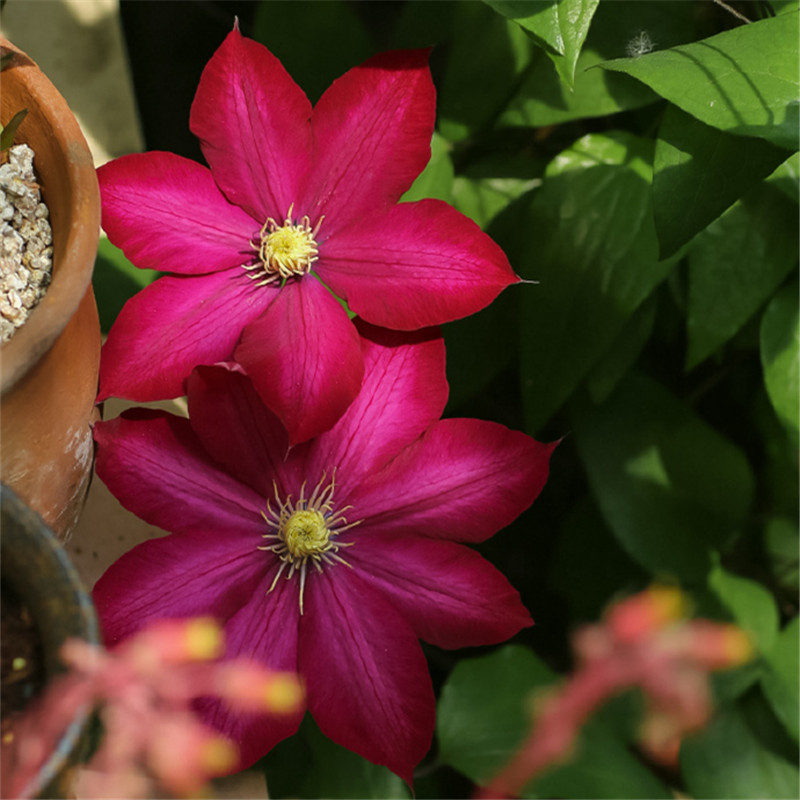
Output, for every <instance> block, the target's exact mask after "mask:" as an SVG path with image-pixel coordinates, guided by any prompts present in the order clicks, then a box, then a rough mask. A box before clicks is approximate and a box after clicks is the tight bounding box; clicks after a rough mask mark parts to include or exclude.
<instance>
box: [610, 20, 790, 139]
mask: <svg viewBox="0 0 800 800" xmlns="http://www.w3.org/2000/svg"><path fill="white" fill-rule="evenodd" d="M798 33H799V31H798V15H797V14H782V15H780V16H777V17H773V18H771V19H763V20H760V21H758V22H753V23H752V24H750V25H742V26H740V27H738V28H734V29H732V30H730V31H726V32H724V33H720V34H717V35H716V36H711V37H709V38H708V39H703V40H702V41H699V42H694V43H693V44H687V45H681V46H678V47H673V48H671V49H668V50H659V51H656V52H653V53H648V54H646V55H643V56H640V57H639V58H624V59H617V60H615V61H609V62H606V63H604V64H600V65H599V66H601V67H602V68H603V69H604V70H612V71H614V72H623V73H625V74H627V75H631V76H633V77H634V78H637V79H638V80H640V81H642V83H644V84H646V85H647V86H649V87H650V88H651V89H653V91H655V92H657V93H658V94H660V95H661V96H662V97H664V98H666V99H667V100H669V101H670V102H671V103H674V104H675V105H676V106H679V107H680V108H682V109H683V110H684V111H686V112H687V113H689V114H691V115H692V116H693V117H696V118H697V119H699V120H700V121H701V122H705V123H706V124H707V125H711V126H713V127H715V128H719V129H720V130H722V131H726V132H727V133H734V134H737V135H740V136H758V137H760V138H762V139H766V140H767V141H769V142H772V143H773V144H776V145H778V146H779V147H784V148H788V149H791V150H796V149H797V147H798V133H797V128H798V122H799V121H800V115H798V108H799V107H800V101H798V95H799V94H800V80H798V72H799V71H800V69H799V66H798V61H799V59H798V47H797V40H798Z"/></svg>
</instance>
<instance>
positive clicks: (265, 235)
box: [244, 204, 323, 286]
mask: <svg viewBox="0 0 800 800" xmlns="http://www.w3.org/2000/svg"><path fill="white" fill-rule="evenodd" d="M293 209H294V204H292V205H291V206H289V211H288V212H287V213H286V219H284V221H283V224H280V223H278V222H276V221H275V220H274V219H273V218H272V217H269V218H268V219H267V221H266V222H265V223H264V226H263V227H262V228H261V231H260V233H259V239H258V242H257V243H256V242H252V243H251V246H252V247H253V249H254V250H256V251H257V252H258V261H257V262H256V263H255V264H251V265H248V266H244V269H246V270H247V271H248V272H250V274H249V275H248V277H249V278H251V279H252V280H256V281H258V283H257V284H256V285H257V286H264V285H266V284H268V283H272V282H273V281H277V280H284V281H285V280H287V279H289V278H294V277H299V276H301V275H305V274H306V273H307V272H309V271H310V270H311V265H312V264H313V263H314V262H315V261H316V260H317V258H318V257H319V250H318V247H317V241H316V238H317V234H318V233H319V229H320V226H321V225H322V220H323V217H320V219H319V221H318V222H317V224H316V226H315V227H313V228H312V227H311V220H310V219H309V217H308V216H304V217H301V218H300V219H299V220H298V222H297V223H294V222H293V220H292V211H293Z"/></svg>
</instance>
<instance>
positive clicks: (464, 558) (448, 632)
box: [347, 535, 533, 648]
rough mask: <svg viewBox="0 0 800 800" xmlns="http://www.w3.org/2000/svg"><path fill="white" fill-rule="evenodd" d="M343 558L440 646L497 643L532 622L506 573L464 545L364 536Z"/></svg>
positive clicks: (422, 635) (421, 633) (419, 631)
mask: <svg viewBox="0 0 800 800" xmlns="http://www.w3.org/2000/svg"><path fill="white" fill-rule="evenodd" d="M347 561H348V563H350V564H352V565H353V569H355V570H357V571H358V574H359V576H361V577H363V578H364V580H365V581H367V583H369V584H370V585H371V586H374V587H375V588H376V589H379V590H380V591H381V592H382V593H383V594H384V595H386V596H387V597H389V598H390V599H391V601H392V604H393V605H394V607H395V608H396V609H397V611H399V612H400V614H401V615H402V616H403V617H404V619H405V620H406V621H407V622H409V623H410V624H411V627H412V628H413V629H414V633H415V634H416V635H417V636H419V637H420V638H421V639H424V640H425V641H426V642H430V643H431V644H435V645H437V646H438V647H447V648H454V647H475V646H477V645H483V644H496V643H497V642H502V641H505V640H506V639H508V638H509V637H511V636H513V635H514V634H515V633H517V632H518V631H520V630H521V629H522V628H527V627H528V626H530V625H532V624H533V623H532V620H531V618H530V614H528V612H527V610H526V609H525V607H524V606H523V605H522V602H521V601H520V598H519V593H518V592H517V591H516V590H515V589H514V588H513V587H512V586H511V584H510V583H509V582H508V581H507V580H506V578H505V576H503V575H502V574H501V573H500V572H498V570H496V569H495V568H494V567H493V566H492V565H491V564H490V563H489V562H488V561H486V559H484V558H483V557H482V556H480V555H479V554H478V553H475V552H474V551H472V550H470V549H469V548H467V547H464V546H463V545H460V544H454V543H453V542H442V541H435V540H433V539H422V538H419V537H414V536H399V537H398V536H369V535H363V536H359V537H358V540H357V542H356V544H355V546H354V547H352V548H350V549H348V551H347Z"/></svg>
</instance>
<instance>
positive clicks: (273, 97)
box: [98, 29, 519, 444]
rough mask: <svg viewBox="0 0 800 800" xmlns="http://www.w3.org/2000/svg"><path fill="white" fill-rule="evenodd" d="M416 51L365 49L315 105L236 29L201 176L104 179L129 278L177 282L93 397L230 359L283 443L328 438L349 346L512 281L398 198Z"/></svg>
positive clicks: (205, 94) (149, 166) (123, 346)
mask: <svg viewBox="0 0 800 800" xmlns="http://www.w3.org/2000/svg"><path fill="white" fill-rule="evenodd" d="M434 116H435V91H434V87H433V83H432V81H431V77H430V71H429V69H428V66H427V51H423V50H417V51H405V52H391V53H385V54H382V55H379V56H376V57H374V58H372V59H370V60H369V61H367V62H366V63H364V64H362V65H361V66H360V67H356V68H355V69H352V70H350V71H349V72H348V73H347V74H346V75H344V76H343V77H342V78H340V79H339V80H337V81H335V82H334V83H333V85H332V86H331V87H330V88H329V89H328V91H327V92H325V94H324V95H323V96H322V98H321V99H320V101H319V102H318V103H317V105H316V106H315V107H314V108H313V111H312V108H311V104H310V103H309V101H308V99H307V98H306V96H305V94H304V93H303V92H302V90H301V89H300V87H299V86H297V84H295V83H294V81H293V80H292V79H291V78H290V77H289V75H288V73H287V72H286V71H285V70H284V68H283V67H282V66H281V64H280V62H279V61H278V59H277V58H275V56H273V55H272V54H271V53H270V52H269V51H268V50H267V49H266V48H265V47H263V46H262V45H260V44H258V43H256V42H254V41H251V40H249V39H245V38H244V37H242V36H241V35H240V34H239V31H238V30H237V29H234V31H233V32H232V33H230V34H229V35H228V37H227V38H226V39H225V41H224V42H223V44H222V46H221V47H220V48H219V50H218V51H217V52H216V54H215V55H214V56H213V57H212V59H211V61H210V62H209V64H208V65H207V67H206V69H205V71H204V72H203V75H202V78H201V80H200V85H199V87H198V90H197V95H196V96H195V100H194V104H193V106H192V112H191V120H190V124H191V129H192V131H193V132H194V133H195V134H196V135H197V136H198V138H199V139H200V144H201V146H202V149H203V153H204V154H205V157H206V160H207V161H208V164H209V166H210V169H207V168H205V167H203V166H201V165H199V164H197V163H195V162H194V161H190V160H188V159H185V158H181V157H179V156H176V155H174V154H171V153H157V152H153V153H144V154H138V155H130V156H125V157H123V158H119V159H117V160H115V161H113V162H111V163H110V164H107V165H105V166H103V167H101V168H100V170H99V171H98V176H99V179H100V189H101V193H102V199H103V227H104V228H105V230H106V232H107V233H108V236H109V238H110V239H111V241H112V242H113V243H114V244H116V245H118V246H119V247H121V248H122V250H123V251H124V252H125V254H126V255H127V256H128V258H129V259H130V260H131V261H132V262H133V263H134V264H136V265H137V266H139V267H150V268H153V269H158V270H161V271H164V272H172V273H175V275H174V276H168V277H164V278H161V279H159V280H158V281H156V282H155V283H153V284H152V285H151V286H149V287H148V288H146V289H145V290H144V291H142V292H141V293H140V294H139V295H137V296H136V297H134V298H133V299H132V300H131V301H130V302H129V303H128V304H127V305H126V306H125V308H124V309H123V311H122V313H121V314H120V316H119V318H118V319H117V322H116V324H115V325H114V327H113V328H112V330H111V333H110V335H109V338H108V342H107V343H106V345H105V348H104V350H103V358H102V364H101V373H100V395H99V398H98V399H100V400H102V399H104V398H106V397H109V396H118V397H126V398H129V399H132V400H138V401H146V400H156V399H162V398H167V397H177V396H178V395H181V394H183V393H184V392H185V387H184V383H185V379H186V378H187V377H188V376H189V374H190V372H191V371H192V369H193V368H194V367H195V366H197V365H198V364H213V363H215V362H218V361H226V360H235V361H237V362H238V363H240V364H241V365H242V366H243V367H244V368H245V369H246V371H247V373H248V374H249V375H250V377H251V379H252V381H253V383H254V385H255V387H256V390H257V391H258V393H259V394H260V395H261V397H262V399H263V400H264V402H265V403H266V405H267V406H268V408H270V410H272V411H273V413H275V414H276V415H277V416H278V417H279V418H280V419H281V420H282V421H283V423H284V424H285V425H286V427H287V428H288V430H289V437H290V441H291V442H292V443H293V444H294V443H297V442H301V441H305V440H307V439H309V438H311V437H312V436H315V435H316V434H318V433H321V432H322V431H324V430H327V429H329V428H330V427H331V426H332V425H333V423H334V422H335V421H336V420H337V419H338V418H339V417H340V416H341V415H342V413H343V412H344V410H345V409H346V408H347V406H348V405H349V404H350V403H351V402H352V401H353V399H354V398H355V396H356V394H357V393H358V389H359V387H360V385H361V380H362V376H363V369H364V366H363V361H362V358H361V352H360V347H359V340H358V335H357V333H356V330H355V328H354V327H353V325H352V324H351V322H350V320H349V318H348V316H347V313H346V312H345V310H344V309H343V307H342V306H341V304H340V303H339V302H338V301H337V300H336V298H335V297H334V296H333V295H332V294H331V292H329V291H328V290H327V289H326V287H328V288H330V289H331V290H332V291H333V292H334V293H335V294H336V295H338V296H339V297H340V298H343V299H345V300H346V301H347V303H348V306H349V308H350V309H351V310H352V311H353V312H354V313H357V314H358V315H360V316H361V317H362V318H363V319H365V320H367V321H368V322H371V323H373V324H375V325H380V326H383V327H386V328H391V329H394V330H418V329H421V328H423V327H426V326H430V325H438V324H440V323H443V322H448V321H450V320H454V319H458V318H460V317H464V316H468V315H469V314H472V313H474V312H476V311H478V310H479V309H481V308H483V307H484V306H486V305H488V304H489V303H490V302H491V301H492V300H493V299H494V298H495V297H496V296H497V295H498V294H499V293H500V291H502V289H503V288H505V287H506V286H508V285H510V284H512V283H514V282H516V281H518V280H519V278H517V276H516V275H515V274H514V272H513V271H512V269H511V267H510V266H509V264H508V260H507V259H506V257H505V255H504V254H503V252H502V251H501V250H500V248H499V247H498V246H497V245H496V244H495V243H494V242H493V241H492V240H491V239H489V237H488V236H486V235H485V234H484V233H483V232H482V231H481V230H480V229H479V228H478V226H477V225H475V224H474V223H473V222H471V221H470V220H469V219H467V218H466V217H464V216H463V215H461V214H459V213H458V212H457V211H455V209H453V208H451V207H450V206H449V205H447V204H446V203H443V202H441V201H438V200H422V201H420V202H416V203H400V204H398V203H397V201H398V199H399V198H400V196H401V195H402V194H403V192H404V191H405V190H407V189H408V188H409V186H410V185H411V184H412V182H413V180H414V178H415V177H416V176H417V175H418V174H419V173H420V172H421V170H422V169H423V168H424V167H425V165H426V163H427V162H428V160H429V158H430V141H431V136H432V134H433V127H434Z"/></svg>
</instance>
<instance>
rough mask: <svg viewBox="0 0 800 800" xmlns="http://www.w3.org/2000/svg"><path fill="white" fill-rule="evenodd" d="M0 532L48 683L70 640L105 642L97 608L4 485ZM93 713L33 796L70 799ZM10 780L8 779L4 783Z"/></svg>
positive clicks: (2, 559)
mask: <svg viewBox="0 0 800 800" xmlns="http://www.w3.org/2000/svg"><path fill="white" fill-rule="evenodd" d="M0 530H2V536H0V564H2V581H3V583H4V584H7V585H8V586H9V587H10V588H11V589H12V591H13V592H14V594H15V595H16V596H17V597H18V598H19V599H20V601H21V602H22V603H23V604H24V605H25V606H26V608H27V609H28V611H29V613H30V616H31V619H32V620H33V622H34V623H35V625H36V629H37V630H38V633H39V639H40V642H41V644H42V655H43V659H44V675H45V680H49V679H51V678H53V677H54V676H55V675H57V674H58V673H59V672H62V671H63V669H64V667H63V666H62V664H61V662H60V661H59V658H58V652H59V650H60V649H61V645H62V644H63V643H64V641H65V640H66V639H67V638H69V637H78V638H81V639H84V640H86V641H88V642H91V643H93V644H99V643H100V633H99V626H98V623H97V616H96V614H95V610H94V605H93V603H92V600H91V597H90V596H89V594H88V593H87V592H86V590H85V589H84V587H83V585H82V584H81V580H80V578H79V577H78V573H77V572H76V570H75V568H74V567H73V566H72V564H71V563H70V561H69V559H68V558H67V556H66V554H65V552H64V549H63V548H62V547H61V545H60V544H59V542H58V540H57V539H56V538H55V536H54V535H53V533H52V531H50V530H49V529H48V527H47V526H46V525H45V524H44V522H43V521H42V518H41V517H40V516H39V515H38V514H36V513H35V512H34V511H32V510H31V509H30V508H28V507H27V506H26V505H25V504H24V503H23V502H22V501H21V500H20V499H19V498H18V497H17V496H16V495H15V494H14V492H13V491H11V490H10V489H9V488H8V487H7V486H5V485H3V486H0ZM91 713H92V709H91V708H89V707H84V708H82V709H81V711H80V712H79V713H78V714H76V716H75V717H74V718H73V720H72V722H71V723H70V725H69V726H68V728H67V730H66V731H65V732H64V734H63V735H62V736H61V738H60V740H59V742H58V745H57V747H56V748H55V749H54V750H53V752H52V753H51V755H50V756H49V758H48V759H47V761H46V762H45V763H44V764H43V766H42V768H41V769H40V770H39V771H38V773H37V774H36V776H35V778H34V779H33V780H32V782H31V784H30V785H29V786H28V790H29V791H28V792H27V794H28V795H29V796H31V795H32V796H36V795H40V796H43V797H63V796H66V793H67V791H68V787H67V784H68V783H69V780H70V775H71V771H72V767H73V766H75V765H76V764H77V763H78V760H79V757H80V756H81V755H83V753H82V752H81V751H82V749H83V745H84V744H85V737H84V731H85V730H86V727H87V725H88V722H89V719H90V715H91ZM4 773H5V770H4ZM9 779H10V776H6V775H4V782H5V781H6V780H9ZM3 796H4V797H5V796H6V794H5V793H4V794H3Z"/></svg>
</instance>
